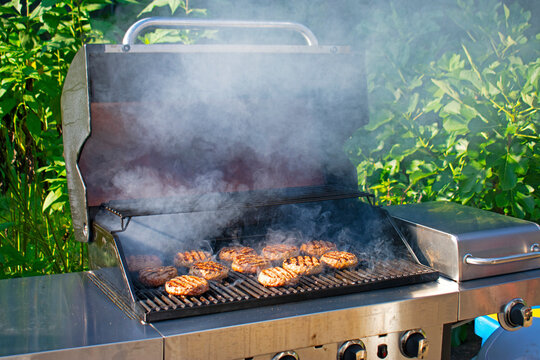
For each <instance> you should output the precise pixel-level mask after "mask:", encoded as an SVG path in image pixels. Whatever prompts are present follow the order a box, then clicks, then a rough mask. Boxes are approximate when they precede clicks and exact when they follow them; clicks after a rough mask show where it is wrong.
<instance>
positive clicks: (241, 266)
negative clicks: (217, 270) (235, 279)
mask: <svg viewBox="0 0 540 360" xmlns="http://www.w3.org/2000/svg"><path fill="white" fill-rule="evenodd" d="M269 266H270V262H269V261H268V260H267V259H265V258H263V257H262V256H259V255H257V254H247V255H237V256H236V257H235V258H234V260H233V262H232V265H231V267H232V269H233V270H234V271H238V272H241V273H247V274H253V273H256V272H257V271H260V270H262V269H265V268H267V267H269Z"/></svg>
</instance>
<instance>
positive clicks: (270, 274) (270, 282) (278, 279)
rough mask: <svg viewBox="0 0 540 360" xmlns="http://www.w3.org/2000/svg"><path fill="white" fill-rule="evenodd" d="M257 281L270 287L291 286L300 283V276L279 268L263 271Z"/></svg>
mask: <svg viewBox="0 0 540 360" xmlns="http://www.w3.org/2000/svg"><path fill="white" fill-rule="evenodd" d="M257 280H259V282H260V283H261V284H263V285H264V286H268V287H275V286H291V285H296V284H297V283H298V275H297V274H295V273H294V272H292V271H289V270H286V269H284V268H282V267H279V266H278V267H273V268H269V269H264V270H262V271H261V272H260V273H259V276H258V277H257Z"/></svg>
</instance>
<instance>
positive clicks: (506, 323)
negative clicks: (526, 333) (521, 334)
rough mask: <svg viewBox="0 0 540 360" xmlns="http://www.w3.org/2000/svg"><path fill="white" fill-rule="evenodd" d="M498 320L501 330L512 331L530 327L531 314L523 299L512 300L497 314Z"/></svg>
mask: <svg viewBox="0 0 540 360" xmlns="http://www.w3.org/2000/svg"><path fill="white" fill-rule="evenodd" d="M498 319H499V323H500V324H501V327H502V328H503V329H505V330H508V331H514V330H517V329H519V328H521V327H529V326H531V325H532V320H533V313H532V309H531V308H530V307H529V306H527V304H526V303H525V301H523V299H513V300H512V301H510V302H509V303H508V304H506V306H505V307H504V310H503V311H502V312H501V313H499V314H498Z"/></svg>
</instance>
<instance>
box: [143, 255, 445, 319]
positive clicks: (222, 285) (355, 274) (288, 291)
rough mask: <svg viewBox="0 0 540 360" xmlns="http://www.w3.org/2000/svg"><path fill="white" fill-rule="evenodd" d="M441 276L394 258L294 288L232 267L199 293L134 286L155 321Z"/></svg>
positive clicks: (304, 281)
mask: <svg viewBox="0 0 540 360" xmlns="http://www.w3.org/2000/svg"><path fill="white" fill-rule="evenodd" d="M438 276H439V273H438V272H437V271H435V270H433V269H431V268H429V267H427V266H424V265H421V264H415V263H412V262H410V261H408V260H404V259H394V260H386V261H381V262H379V263H377V264H376V265H374V266H371V267H369V268H368V267H367V264H365V263H364V264H360V265H359V266H357V267H356V268H354V269H348V270H337V271H329V272H324V273H322V274H319V275H310V276H302V277H301V278H300V282H299V283H298V284H297V285H296V286H294V287H277V288H267V287H264V286H263V285H261V284H260V283H259V282H258V281H257V275H254V274H242V273H238V272H234V271H230V272H229V276H228V277H227V278H225V279H224V280H222V281H221V282H214V281H211V282H210V290H209V291H207V292H206V293H204V294H202V295H200V296H174V295H170V294H168V293H167V292H166V291H165V290H164V288H163V286H161V287H159V288H154V289H152V288H146V287H144V286H143V285H141V284H140V283H138V282H135V289H136V296H137V298H138V304H139V305H140V306H141V307H142V308H143V309H144V314H143V316H144V320H145V321H147V322H152V321H159V320H167V319H175V318H182V317H188V316H195V315H202V314H210V313H216V312H222V311H231V310H239V309H246V308H252V307H259V306H264V305H274V304H282V303H287V302H293V301H300V300H305V299H310V298H311V299H312V298H314V297H327V296H334V295H342V294H349V293H356V292H362V291H369V290H376V289H383V288H390V287H394V286H401V285H409V284H416V283H422V282H427V281H433V280H436V279H437V278H438Z"/></svg>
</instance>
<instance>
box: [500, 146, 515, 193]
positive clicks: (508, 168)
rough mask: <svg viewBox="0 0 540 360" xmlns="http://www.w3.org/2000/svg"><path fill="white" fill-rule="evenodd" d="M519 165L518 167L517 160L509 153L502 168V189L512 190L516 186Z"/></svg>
mask: <svg viewBox="0 0 540 360" xmlns="http://www.w3.org/2000/svg"><path fill="white" fill-rule="evenodd" d="M517 167H518V165H517V163H516V162H515V160H514V159H513V158H512V157H511V156H510V155H509V154H507V155H506V157H505V161H504V164H503V166H502V169H501V170H502V171H501V173H500V174H499V177H500V181H501V189H502V190H505V191H508V190H512V189H513V188H514V187H515V186H516V184H517V175H516V170H517Z"/></svg>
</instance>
